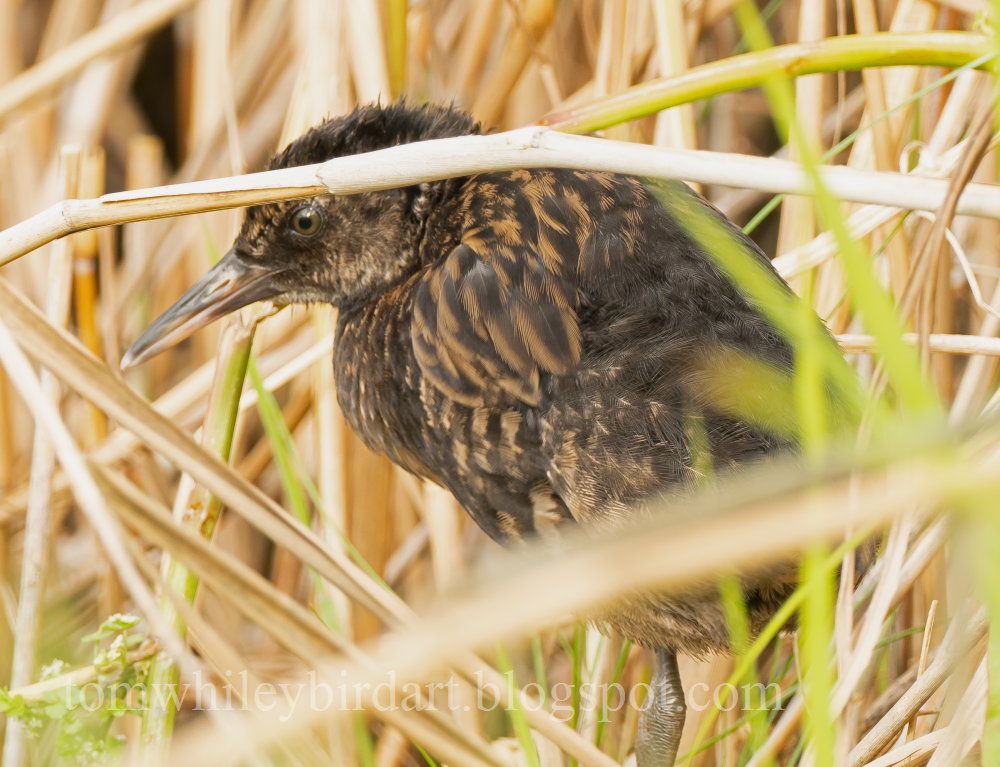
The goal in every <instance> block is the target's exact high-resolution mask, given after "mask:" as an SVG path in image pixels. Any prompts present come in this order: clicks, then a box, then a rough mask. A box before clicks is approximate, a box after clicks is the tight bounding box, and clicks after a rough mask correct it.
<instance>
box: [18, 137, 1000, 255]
mask: <svg viewBox="0 0 1000 767" xmlns="http://www.w3.org/2000/svg"><path fill="white" fill-rule="evenodd" d="M525 167H533V168H537V167H561V168H586V169H592V170H601V171H607V172H614V173H630V174H634V175H641V176H651V177H654V178H665V179H692V180H697V181H699V182H702V183H710V184H723V185H727V186H743V187H748V188H754V189H760V190H763V191H768V192H772V193H782V194H810V193H811V191H812V190H811V189H810V184H809V182H808V180H807V178H806V176H805V173H804V172H803V171H802V169H801V167H800V166H798V165H797V164H795V163H791V162H787V161H781V160H776V159H765V158H758V157H750V156H746V155H734V154H726V153H715V152H703V151H695V150H670V149H663V148H654V147H649V146H643V145H636V144H630V143H626V142H611V141H608V140H605V139H596V138H587V137H583V136H574V135H569V134H562V133H559V132H556V131H551V130H548V129H544V128H522V129H519V130H515V131H508V132H507V133H500V134H495V135H492V136H462V137H459V138H450V139H438V140H434V141H424V142H419V143H416V144H405V145H402V146H397V147H392V148H390V149H382V150H379V151H378V152H370V153H368V154H361V155H351V156H348V157H339V158H336V159H334V160H329V161H328V162H325V163H322V164H320V165H308V166H302V167H298V168H288V169H285V170H273V171H265V172H262V173H251V174H247V175H244V176H232V177H229V178H221V179H215V180H214V181H196V182H190V183H186V184H175V185H172V186H164V187H159V188H153V189H146V190H136V191H129V192H118V193H115V194H110V195H105V196H104V197H101V198H98V199H96V200H65V201H63V202H62V203H60V204H58V205H55V206H53V207H51V208H49V209H48V210H46V211H43V212H42V213H39V214H37V215H35V216H33V217H32V218H30V219H28V220H27V221H23V222H21V223H20V224H16V225H15V226H12V227H10V228H9V229H6V230H4V231H3V232H0V265H3V264H6V263H9V262H10V261H12V260H15V259H17V258H19V257H21V256H23V255H24V254H25V253H28V252H30V251H31V250H33V249H34V248H37V247H39V246H41V245H44V244H45V243H46V242H51V241H52V240H53V239H56V238H57V237H61V236H65V235H66V234H69V233H71V232H76V231H82V230H84V229H89V228H93V227H97V226H108V225H110V224H119V223H126V222H132V221H142V220H146V219H150V218H160V217H164V216H175V215H184V214H189V213H196V212H205V211H211V210H224V209H227V208H234V207H241V206H246V205H254V204H258V203H261V202H265V201H275V200H287V199H294V198H296V197H308V196H312V195H317V194H324V193H327V192H329V193H333V194H356V193H359V192H366V191H375V190H379V189H390V188H394V187H399V186H407V185H410V184H415V183H420V182H422V181H432V180H438V179H443V178H453V177H455V176H464V175H469V174H473V173H482V172H487V171H492V170H511V169H515V168H525ZM821 175H822V178H823V181H824V183H825V184H826V186H827V188H828V189H829V190H830V192H831V193H833V194H835V195H837V196H839V197H841V198H842V199H844V200H848V201H853V202H866V203H874V204H880V205H886V206H890V207H897V208H908V209H911V210H936V209H937V208H938V207H940V205H941V204H942V202H943V201H944V200H945V199H946V197H947V194H948V189H949V187H950V184H949V182H947V181H942V180H938V179H926V178H918V177H913V176H908V175H904V174H899V173H888V172H870V171H869V172H866V171H858V170H853V169H850V168H845V167H841V166H827V167H824V168H823V170H822V174H821ZM956 212H957V213H958V214H962V215H977V216H985V217H990V218H1000V190H997V189H996V188H994V187H990V186H988V185H982V184H968V185H966V186H965V188H964V190H963V191H962V193H961V196H960V197H959V198H958V200H957V205H956Z"/></svg>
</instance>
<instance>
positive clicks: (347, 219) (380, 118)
mask: <svg viewBox="0 0 1000 767" xmlns="http://www.w3.org/2000/svg"><path fill="white" fill-rule="evenodd" d="M478 132H479V126H478V125H477V124H476V123H475V121H474V120H473V119H472V118H471V117H470V116H469V115H467V114H465V113H464V112H462V111H460V110H458V109H453V108H448V107H441V106H435V105H425V106H421V107H413V106H410V105H407V104H405V103H403V102H399V103H395V104H391V105H388V106H378V105H371V106H364V107H359V108H358V109H356V110H355V111H354V112H352V113H351V114H349V115H347V116H345V117H339V118H336V119H333V120H329V121H327V122H325V123H323V124H322V125H320V126H318V127H316V128H313V129H312V130H311V131H309V132H308V133H306V134H305V135H304V136H302V137H300V138H298V139H296V140H295V141H293V142H292V143H291V144H289V145H288V147H286V148H285V149H284V151H282V152H281V153H280V154H278V155H277V156H276V157H274V159H272V160H271V163H270V169H272V170H273V169H277V168H290V167H294V166H297V165H311V164H313V163H320V162H324V161H326V160H330V159H332V158H334V157H344V156H347V155H353V154H361V153H364V152H373V151H375V150H377V149H385V148H387V147H390V146H395V145H398V144H407V143H410V142H413V141H423V140H427V139H436V138H449V137H452V136H461V135H467V134H471V133H478ZM439 188H440V187H439V185H435V184H424V185H420V186H411V187H405V188H402V189H388V190H384V191H379V192H368V193H364V194H356V195H348V196H336V195H322V196H320V197H314V198H311V199H308V200H286V201H282V202H275V203H269V204H266V205H258V206H255V207H253V208H249V209H248V210H247V211H246V215H245V217H244V219H243V226H242V228H241V229H240V233H239V236H237V238H236V241H235V243H233V247H232V248H231V249H230V250H229V252H228V253H226V255H225V256H224V257H223V258H222V259H221V260H220V261H219V263H218V264H216V265H215V266H214V267H213V268H212V269H211V270H210V271H209V272H208V273H207V274H206V275H205V276H204V277H202V278H201V279H200V280H198V282H196V283H195V284H194V285H193V286H192V287H191V288H190V289H189V290H188V291H187V292H186V293H185V294H184V295H183V296H181V298H180V299H179V300H178V301H177V302H176V303H175V304H174V305H173V306H171V307H170V308H169V309H167V311H165V312H164V313H163V314H162V315H161V316H160V317H159V318H158V319H157V320H156V321H155V322H154V323H153V324H152V325H150V327H149V328H147V329H146V331H145V332H144V333H143V334H142V335H141V336H140V337H139V338H138V339H137V340H136V342H135V343H134V344H133V345H132V346H131V348H130V349H129V350H128V351H127V352H126V354H125V357H124V358H123V359H122V367H123V368H126V367H130V366H133V365H137V364H139V363H140V362H143V361H145V360H147V359H149V358H150V357H152V356H154V355H156V354H158V353H159V352H161V351H163V350H164V349H167V348H169V347H170V346H172V345H174V344H176V343H178V342H180V341H182V340H183V339H185V338H186V337H188V336H189V335H190V334H191V333H193V332H194V331H195V330H197V329H199V328H201V327H203V326H205V325H207V324H208V323H209V322H211V321H213V320H215V319H217V318H219V317H222V316H225V315H227V314H230V313H231V312H234V311H236V310H237V309H240V308H241V307H244V306H247V305H248V304H251V303H254V302H255V301H263V300H266V299H271V300H273V301H275V302H277V303H282V304H290V303H312V302H326V303H330V304H333V305H334V306H337V307H341V308H343V307H345V306H352V305H357V304H359V303H362V302H364V301H366V300H369V299H370V298H372V297H374V296H376V295H378V294H379V293H380V292H381V291H383V290H385V289H386V288H388V287H390V286H391V285H394V284H395V283H397V282H398V281H399V280H401V279H403V278H404V277H406V276H407V275H409V274H410V273H412V271H414V270H415V269H416V268H417V267H418V266H419V265H418V263H417V259H418V254H417V245H418V243H419V238H420V234H421V232H422V226H423V223H424V221H425V219H426V216H427V215H428V211H429V208H430V207H432V205H433V202H434V196H435V194H437V193H438V191H439Z"/></svg>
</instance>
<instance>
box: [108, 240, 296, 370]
mask: <svg viewBox="0 0 1000 767" xmlns="http://www.w3.org/2000/svg"><path fill="white" fill-rule="evenodd" d="M274 275H275V271H274V270H273V269H268V268H267V267H263V266H256V265H254V264H247V263H246V262H244V261H241V260H240V259H239V258H238V257H237V256H236V254H235V252H234V251H232V250H230V251H229V252H228V253H226V255H225V256H223V257H222V259H221V260H220V261H219V263H217V264H216V265H215V266H214V267H212V269H211V270H210V271H209V272H208V273H207V274H206V275H205V276H204V277H202V278H201V279H200V280H198V281H197V282H196V283H195V284H194V285H192V286H191V288H190V289H189V290H188V291H187V293H185V294H184V295H183V296H181V297H180V298H179V299H178V300H177V303H175V304H174V305H173V306H171V307H170V308H169V309H167V310H166V311H165V312H164V313H163V314H161V315H160V316H159V317H158V318H157V320H156V321H155V322H154V323H153V324H152V325H150V326H149V327H148V328H146V330H145V332H143V334H142V335H141V336H139V338H138V339H136V342H135V343H134V344H132V346H130V347H129V350H128V351H127V352H125V356H124V357H122V361H121V369H122V370H126V369H128V368H130V367H133V366H134V365H138V364H140V363H141V362H145V361H146V360H148V359H149V358H151V357H154V356H156V355H157V354H159V353H160V352H162V351H163V350H164V349H168V348H170V347H171V346H173V345H174V344H177V343H180V342H181V341H183V340H184V339H185V338H187V337H188V336H189V335H191V334H192V333H194V331H196V330H198V329H199V328H203V327H204V326H205V325H207V324H208V323H210V322H212V321H213V320H216V319H218V318H219V317H224V316H225V315H227V314H230V313H231V312H234V311H236V310H237V309H241V308H242V307H244V306H247V305H248V304H252V303H254V302H255V301H263V300H264V299H267V298H273V297H274V296H276V295H277V294H278V292H279V289H278V288H276V287H274V285H273V283H272V282H271V281H270V280H268V279H267V278H268V277H273V276H274Z"/></svg>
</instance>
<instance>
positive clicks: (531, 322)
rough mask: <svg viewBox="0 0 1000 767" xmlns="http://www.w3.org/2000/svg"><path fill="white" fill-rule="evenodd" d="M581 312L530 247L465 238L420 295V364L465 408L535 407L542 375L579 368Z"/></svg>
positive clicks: (570, 291) (572, 292) (415, 330)
mask: <svg viewBox="0 0 1000 767" xmlns="http://www.w3.org/2000/svg"><path fill="white" fill-rule="evenodd" d="M575 304H576V288H575V286H574V285H572V284H571V283H570V282H569V281H567V280H566V279H564V278H563V277H561V276H560V275H559V274H557V273H556V272H555V271H553V270H551V269H550V268H549V267H548V266H546V263H545V260H544V259H543V258H542V256H541V255H539V254H538V253H535V252H533V251H532V250H531V249H530V248H529V247H527V246H526V245H520V244H519V245H511V244H509V243H504V244H502V245H501V244H488V243H486V242H484V240H482V239H479V238H478V237H475V236H473V235H470V236H467V237H466V238H465V239H464V240H463V241H462V242H461V243H460V244H459V245H457V246H456V247H455V248H454V249H453V250H452V251H451V252H450V253H449V254H448V255H447V256H445V257H444V258H443V259H442V260H441V261H440V262H439V263H437V264H435V266H434V267H433V268H432V269H430V270H429V271H428V272H427V274H425V275H424V276H423V277H422V279H421V281H420V284H419V285H418V287H417V291H416V295H415V300H414V308H413V324H412V331H411V333H412V339H413V347H414V351H415V354H416V358H417V361H418V363H419V364H420V368H421V370H422V371H423V373H424V375H426V376H427V377H428V379H429V380H430V381H431V382H432V383H433V384H434V385H435V386H437V387H438V388H439V389H441V390H442V391H443V392H444V393H445V394H447V395H449V396H451V397H453V398H454V399H455V400H457V401H459V402H462V403H464V404H467V405H470V406H476V405H481V404H483V403H484V402H486V401H488V400H490V399H492V398H493V397H495V396H496V395H501V394H503V393H506V394H507V395H511V396H513V397H515V398H517V399H519V400H521V401H522V402H525V403H527V404H529V405H537V404H538V402H539V399H540V396H541V392H540V388H539V385H540V380H541V377H542V375H544V374H546V373H548V374H554V375H566V374H568V373H571V372H572V371H573V370H574V369H575V368H576V366H577V364H578V363H579V361H580V353H581V343H580V330H579V327H578V326H577V316H576V310H575Z"/></svg>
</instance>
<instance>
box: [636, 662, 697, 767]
mask: <svg viewBox="0 0 1000 767" xmlns="http://www.w3.org/2000/svg"><path fill="white" fill-rule="evenodd" d="M686 711H687V709H686V707H685V705H684V688H683V687H682V686H681V675H680V672H679V671H678V670H677V654H676V653H675V652H674V651H673V650H666V649H660V650H657V651H656V653H655V663H654V665H653V677H652V679H650V681H649V696H648V697H647V699H646V703H645V704H644V705H643V710H642V713H641V714H640V716H639V733H638V735H637V736H636V742H635V756H636V763H637V765H638V767H673V764H674V759H675V758H676V757H677V746H678V745H679V744H680V742H681V732H682V731H683V730H684V714H685V713H686Z"/></svg>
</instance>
